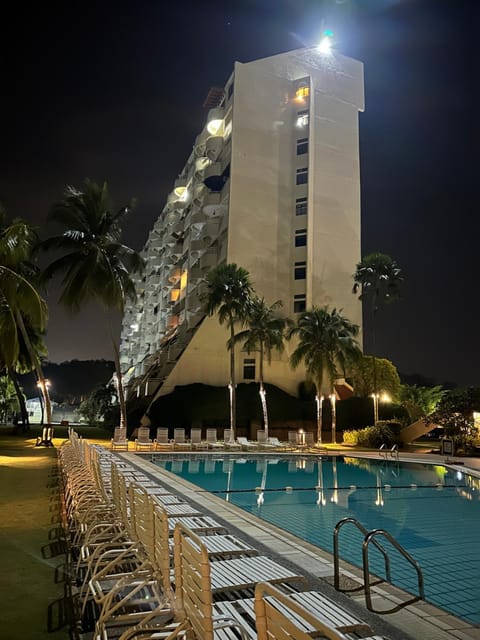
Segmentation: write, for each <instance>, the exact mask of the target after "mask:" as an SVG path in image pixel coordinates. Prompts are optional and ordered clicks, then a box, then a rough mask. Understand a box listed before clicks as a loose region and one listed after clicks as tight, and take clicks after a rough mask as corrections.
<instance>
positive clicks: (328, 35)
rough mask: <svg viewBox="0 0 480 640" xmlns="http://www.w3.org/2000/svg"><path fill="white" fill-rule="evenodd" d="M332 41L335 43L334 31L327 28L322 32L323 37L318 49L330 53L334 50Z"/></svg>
mask: <svg viewBox="0 0 480 640" xmlns="http://www.w3.org/2000/svg"><path fill="white" fill-rule="evenodd" d="M332 43H333V31H331V30H330V29H325V31H324V32H323V33H322V38H321V40H320V44H319V45H318V50H319V51H320V53H324V54H329V53H331V52H332Z"/></svg>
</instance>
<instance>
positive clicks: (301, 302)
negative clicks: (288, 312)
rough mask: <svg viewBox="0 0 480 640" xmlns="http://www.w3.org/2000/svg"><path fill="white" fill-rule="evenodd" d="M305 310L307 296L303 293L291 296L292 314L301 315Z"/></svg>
mask: <svg viewBox="0 0 480 640" xmlns="http://www.w3.org/2000/svg"><path fill="white" fill-rule="evenodd" d="M306 308H307V296H306V295H305V294H304V293H299V294H298V295H295V296H293V312H294V313H303V312H304V311H305V309H306Z"/></svg>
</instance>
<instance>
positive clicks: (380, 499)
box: [375, 471, 383, 507]
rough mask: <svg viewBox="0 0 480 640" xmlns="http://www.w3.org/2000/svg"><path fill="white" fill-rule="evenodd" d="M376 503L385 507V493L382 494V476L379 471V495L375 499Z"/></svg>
mask: <svg viewBox="0 0 480 640" xmlns="http://www.w3.org/2000/svg"><path fill="white" fill-rule="evenodd" d="M375 505H376V506H377V507H383V494H382V478H381V477H380V473H379V472H378V471H377V497H376V499H375Z"/></svg>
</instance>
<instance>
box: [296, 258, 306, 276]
mask: <svg viewBox="0 0 480 640" xmlns="http://www.w3.org/2000/svg"><path fill="white" fill-rule="evenodd" d="M306 277H307V263H306V262H295V280H305V278H306Z"/></svg>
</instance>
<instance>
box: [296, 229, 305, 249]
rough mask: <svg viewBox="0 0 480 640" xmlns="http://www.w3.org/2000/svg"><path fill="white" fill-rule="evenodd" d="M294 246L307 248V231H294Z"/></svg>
mask: <svg viewBox="0 0 480 640" xmlns="http://www.w3.org/2000/svg"><path fill="white" fill-rule="evenodd" d="M295 246H296V247H306V246H307V230H306V229H298V230H297V231H295Z"/></svg>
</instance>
